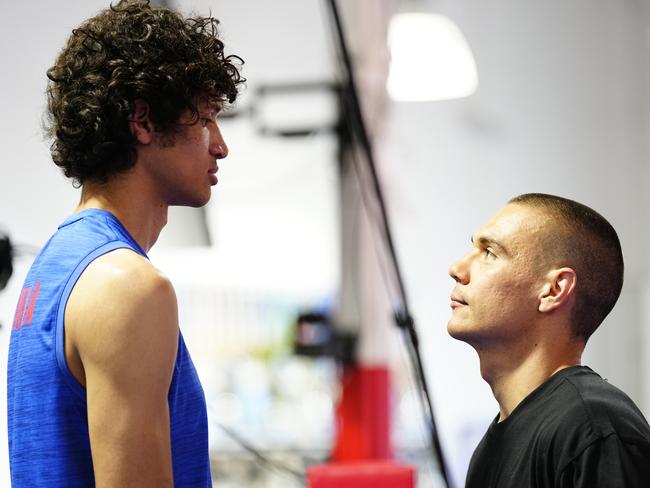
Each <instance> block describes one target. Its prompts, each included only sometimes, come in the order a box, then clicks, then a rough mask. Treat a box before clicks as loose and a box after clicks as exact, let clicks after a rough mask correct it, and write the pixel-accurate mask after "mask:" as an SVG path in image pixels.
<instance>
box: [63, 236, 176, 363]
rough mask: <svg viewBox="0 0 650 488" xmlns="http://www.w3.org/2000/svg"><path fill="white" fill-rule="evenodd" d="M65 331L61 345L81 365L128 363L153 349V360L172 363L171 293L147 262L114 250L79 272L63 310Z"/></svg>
mask: <svg viewBox="0 0 650 488" xmlns="http://www.w3.org/2000/svg"><path fill="white" fill-rule="evenodd" d="M65 329H66V343H68V342H69V343H70V347H71V348H72V349H74V350H75V351H78V354H79V356H80V359H81V361H82V362H83V363H84V365H85V366H88V363H90V362H98V363H103V362H110V363H111V364H115V359H116V358H117V359H124V360H125V361H130V360H132V359H134V358H135V359H137V357H138V356H141V355H142V354H143V353H144V352H146V350H149V349H151V348H154V347H155V348H158V350H159V352H160V353H161V354H158V355H156V357H161V358H167V359H171V360H172V361H173V355H174V353H175V347H176V340H177V335H178V318H177V305H176V296H175V293H174V289H173V287H172V285H171V282H170V281H169V279H168V278H167V277H166V276H164V275H163V274H162V273H161V272H160V271H158V270H157V269H156V268H155V267H154V266H153V265H151V263H150V262H149V261H148V260H147V259H146V258H144V257H142V256H140V255H139V254H137V253H135V252H133V251H131V250H129V249H117V250H115V251H112V252H110V253H107V254H105V255H103V256H101V257H99V258H97V259H96V260H95V261H93V262H92V263H91V264H90V265H89V266H88V267H87V268H86V270H84V272H83V273H82V275H81V277H80V278H79V280H78V281H77V283H76V284H75V287H74V289H73V291H72V293H71V295H70V298H69V300H68V304H67V306H66V312H65ZM165 352H167V353H168V354H165ZM170 355H171V356H170ZM141 359H144V358H141ZM118 362H120V361H118ZM115 365H116V366H119V364H115Z"/></svg>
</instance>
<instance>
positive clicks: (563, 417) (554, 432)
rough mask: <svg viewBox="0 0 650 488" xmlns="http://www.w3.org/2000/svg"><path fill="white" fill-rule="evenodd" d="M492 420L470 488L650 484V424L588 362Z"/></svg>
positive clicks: (473, 466) (472, 470) (473, 465)
mask: <svg viewBox="0 0 650 488" xmlns="http://www.w3.org/2000/svg"><path fill="white" fill-rule="evenodd" d="M497 420H498V417H497V418H496V419H495V420H494V422H492V424H491V425H490V427H489V429H488V431H487V433H486V434H485V436H484V437H483V439H482V440H481V442H480V443H479V445H478V447H477V448H476V451H474V455H473V456H472V460H471V462H470V466H469V471H468V473H467V481H466V488H492V487H494V488H547V487H549V488H550V487H554V488H622V487H625V488H637V487H638V488H650V427H649V426H648V422H647V421H646V420H645V419H644V418H643V415H642V414H641V412H640V411H639V409H638V408H637V407H636V405H634V403H633V402H632V400H630V398H629V397H628V396H627V395H625V393H623V392H622V391H620V390H619V389H618V388H616V387H614V386H612V385H610V384H609V383H608V382H607V381H605V380H603V379H602V378H601V377H600V376H599V375H597V374H596V373H594V372H593V371H592V370H591V369H589V368H587V367H585V366H575V367H571V368H566V369H563V370H561V371H559V372H558V373H556V374H555V375H553V376H552V377H551V378H550V379H549V380H548V381H546V382H545V383H544V384H542V385H541V386H539V387H538V388H537V389H536V390H535V391H533V392H532V393H531V394H530V395H528V397H526V398H525V399H524V400H523V401H522V402H521V403H520V404H519V405H518V406H517V408H515V410H514V411H513V412H512V414H510V416H509V417H508V418H506V419H505V420H504V421H503V422H500V423H497Z"/></svg>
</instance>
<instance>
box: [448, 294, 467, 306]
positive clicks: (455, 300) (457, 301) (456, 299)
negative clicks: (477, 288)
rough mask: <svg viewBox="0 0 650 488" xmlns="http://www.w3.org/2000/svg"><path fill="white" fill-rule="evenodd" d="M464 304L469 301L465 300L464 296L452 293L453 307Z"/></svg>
mask: <svg viewBox="0 0 650 488" xmlns="http://www.w3.org/2000/svg"><path fill="white" fill-rule="evenodd" d="M463 305H467V302H466V301H464V300H463V299H462V298H460V297H459V296H457V295H454V294H453V293H452V295H451V308H457V307H462V306H463Z"/></svg>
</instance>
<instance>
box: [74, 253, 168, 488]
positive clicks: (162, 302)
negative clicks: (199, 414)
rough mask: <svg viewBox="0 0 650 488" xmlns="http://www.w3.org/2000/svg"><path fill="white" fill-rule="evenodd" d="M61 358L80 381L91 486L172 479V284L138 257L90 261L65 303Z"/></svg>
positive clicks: (158, 483)
mask: <svg viewBox="0 0 650 488" xmlns="http://www.w3.org/2000/svg"><path fill="white" fill-rule="evenodd" d="M65 322H66V325H65V327H66V329H65V330H66V358H67V359H68V364H69V367H70V369H71V371H72V372H73V374H74V375H75V376H76V377H77V379H78V380H79V381H80V382H81V383H82V384H85V386H86V392H87V400H88V424H89V433H90V446H91V451H92V457H93V469H94V472H95V482H96V486H97V488H103V487H114V486H120V487H139V488H148V487H156V488H159V487H171V486H173V476H172V461H171V445H170V430H169V407H168V402H167V394H168V391H169V385H170V383H171V378H172V373H173V369H174V363H175V359H176V352H177V347H178V319H177V306H176V297H175V294H174V290H173V288H172V286H171V284H170V282H169V280H167V279H166V278H165V277H164V276H162V275H161V274H160V273H159V272H158V271H156V270H155V269H154V268H153V267H152V266H151V264H149V263H148V262H147V261H146V260H145V259H144V258H142V257H141V256H138V255H137V254H135V253H133V252H132V251H129V250H123V249H122V250H116V251H113V252H111V253H109V254H107V255H105V256H102V257H100V258H98V259H97V260H96V261H94V262H93V263H92V264H91V265H90V266H89V267H88V268H87V269H86V270H85V271H84V273H83V274H82V276H81V278H80V279H79V281H78V282H77V284H76V285H75V288H74V290H73V292H72V294H71V296H70V299H69V301H68V305H67V307H66V315H65Z"/></svg>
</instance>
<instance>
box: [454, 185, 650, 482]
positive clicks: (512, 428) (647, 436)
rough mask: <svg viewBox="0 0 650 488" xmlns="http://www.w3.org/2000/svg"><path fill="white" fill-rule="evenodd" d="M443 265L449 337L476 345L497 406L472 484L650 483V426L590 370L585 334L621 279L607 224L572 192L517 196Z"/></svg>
mask: <svg viewBox="0 0 650 488" xmlns="http://www.w3.org/2000/svg"><path fill="white" fill-rule="evenodd" d="M472 244H473V245H472V248H471V250H470V251H469V253H467V254H466V255H465V256H464V257H463V258H462V259H460V260H458V261H457V262H456V263H455V264H453V265H452V266H451V268H450V270H449V273H450V275H451V276H452V278H453V279H454V280H455V281H456V285H455V287H454V290H453V292H452V295H451V308H452V314H451V318H450V320H449V324H448V331H449V333H450V334H451V335H452V336H453V337H454V338H456V339H459V340H462V341H465V342H467V343H468V344H470V345H471V346H472V347H474V349H475V350H476V352H477V353H478V356H479V360H480V365H481V375H482V376H483V378H484V379H485V381H487V382H488V384H489V385H490V387H491V388H492V392H493V394H494V397H495V398H496V400H497V402H498V404H499V414H498V415H497V417H496V418H495V419H494V422H493V423H492V424H491V425H490V427H489V429H488V431H487V433H486V434H485V436H484V437H483V440H482V441H481V442H480V444H479V446H478V447H477V448H476V451H475V452H474V456H473V457H472V461H471V463H470V467H469V472H468V474H467V483H466V486H467V488H528V487H536V488H642V487H647V486H650V427H649V426H648V422H647V421H646V420H645V418H644V417H643V415H642V414H641V412H640V411H639V409H638V408H637V407H636V405H634V403H633V402H632V400H630V398H628V397H627V396H626V395H625V393H623V392H622V391H620V390H618V389H617V388H616V387H614V386H612V385H610V384H609V383H608V382H607V381H605V380H604V379H602V378H601V377H600V376H599V375H598V374H596V373H595V372H594V371H592V370H591V369H590V368H588V367H587V366H583V365H581V356H582V352H583V350H584V348H585V345H586V343H587V340H588V339H589V337H590V336H591V335H592V334H593V332H594V331H595V330H596V329H597V328H598V326H599V325H600V323H601V322H602V321H603V320H604V318H605V317H606V316H607V314H609V312H610V311H611V310H612V308H613V307H614V304H615V303H616V301H617V299H618V296H619V294H620V292H621V288H622V286H623V254H622V251H621V244H620V242H619V239H618V236H617V234H616V231H615V230H614V228H613V227H612V226H611V225H610V224H609V222H607V220H605V219H604V218H603V217H602V216H601V215H600V214H598V213H597V212H596V211H594V210H592V209H591V208H589V207H587V206H585V205H582V204H580V203H578V202H575V201H573V200H569V199H566V198H561V197H557V196H553V195H546V194H538V193H532V194H524V195H520V196H518V197H516V198H514V199H512V200H511V201H510V202H509V203H508V205H506V206H505V207H504V208H502V209H501V210H500V211H499V212H497V213H496V214H495V215H494V216H493V217H492V218H491V219H490V220H489V221H488V222H487V223H486V224H485V225H483V226H482V227H481V228H480V229H479V230H478V231H476V233H475V234H474V235H473V237H472Z"/></svg>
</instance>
